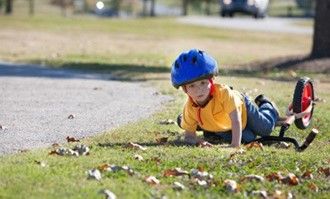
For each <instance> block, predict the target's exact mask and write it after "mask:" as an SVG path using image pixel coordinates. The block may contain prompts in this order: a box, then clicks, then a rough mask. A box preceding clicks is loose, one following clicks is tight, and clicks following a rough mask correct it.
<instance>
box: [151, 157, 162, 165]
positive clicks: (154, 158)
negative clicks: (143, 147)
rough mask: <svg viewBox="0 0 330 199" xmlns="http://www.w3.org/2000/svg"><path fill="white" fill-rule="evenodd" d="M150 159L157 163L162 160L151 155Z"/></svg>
mask: <svg viewBox="0 0 330 199" xmlns="http://www.w3.org/2000/svg"><path fill="white" fill-rule="evenodd" d="M150 161H153V162H155V163H156V164H157V165H159V164H160V163H161V162H162V160H161V159H160V158H159V157H153V158H151V159H150Z"/></svg>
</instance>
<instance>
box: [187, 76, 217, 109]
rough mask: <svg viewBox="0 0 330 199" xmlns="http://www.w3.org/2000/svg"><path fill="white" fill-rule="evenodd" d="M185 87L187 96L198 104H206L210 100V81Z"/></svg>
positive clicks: (198, 82) (197, 82) (206, 80)
mask: <svg viewBox="0 0 330 199" xmlns="http://www.w3.org/2000/svg"><path fill="white" fill-rule="evenodd" d="M185 87H186V92H187V94H188V95H189V96H190V97H191V98H192V99H193V100H194V101H195V102H197V103H198V104H204V103H205V102H206V101H207V100H208V97H209V94H210V89H211V83H210V82H209V80H208V79H202V80H198V81H195V82H192V83H190V84H187V85H186V86H185Z"/></svg>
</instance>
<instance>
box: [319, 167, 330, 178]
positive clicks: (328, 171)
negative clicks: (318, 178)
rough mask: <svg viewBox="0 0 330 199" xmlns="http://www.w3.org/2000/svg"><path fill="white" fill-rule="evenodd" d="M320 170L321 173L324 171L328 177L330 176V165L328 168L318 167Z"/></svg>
mask: <svg viewBox="0 0 330 199" xmlns="http://www.w3.org/2000/svg"><path fill="white" fill-rule="evenodd" d="M318 172H319V173H324V174H325V176H326V177H329V176H330V167H328V168H323V167H320V168H319V169H318Z"/></svg>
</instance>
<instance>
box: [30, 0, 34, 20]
mask: <svg viewBox="0 0 330 199" xmlns="http://www.w3.org/2000/svg"><path fill="white" fill-rule="evenodd" d="M29 14H30V15H31V16H32V15H34V0H29Z"/></svg>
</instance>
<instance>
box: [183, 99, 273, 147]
mask: <svg viewBox="0 0 330 199" xmlns="http://www.w3.org/2000/svg"><path fill="white" fill-rule="evenodd" d="M244 101H245V106H246V112H247V124H246V127H245V129H243V131H242V142H243V143H248V142H251V141H253V140H255V139H256V137H257V136H261V137H263V136H268V135H270V134H271V133H272V131H273V130H274V128H275V124H276V121H277V119H278V113H277V111H276V110H275V108H274V107H273V106H272V105H271V104H270V103H263V104H262V105H261V106H260V107H256V106H255V105H254V104H252V102H251V100H250V99H249V98H248V97H247V96H244ZM179 117H180V116H179ZM179 117H178V124H179V126H181V125H180V123H181V119H180V120H179ZM197 130H202V129H200V128H199V129H197ZM204 136H205V137H212V138H220V139H221V140H224V141H226V142H231V132H208V131H204Z"/></svg>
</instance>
